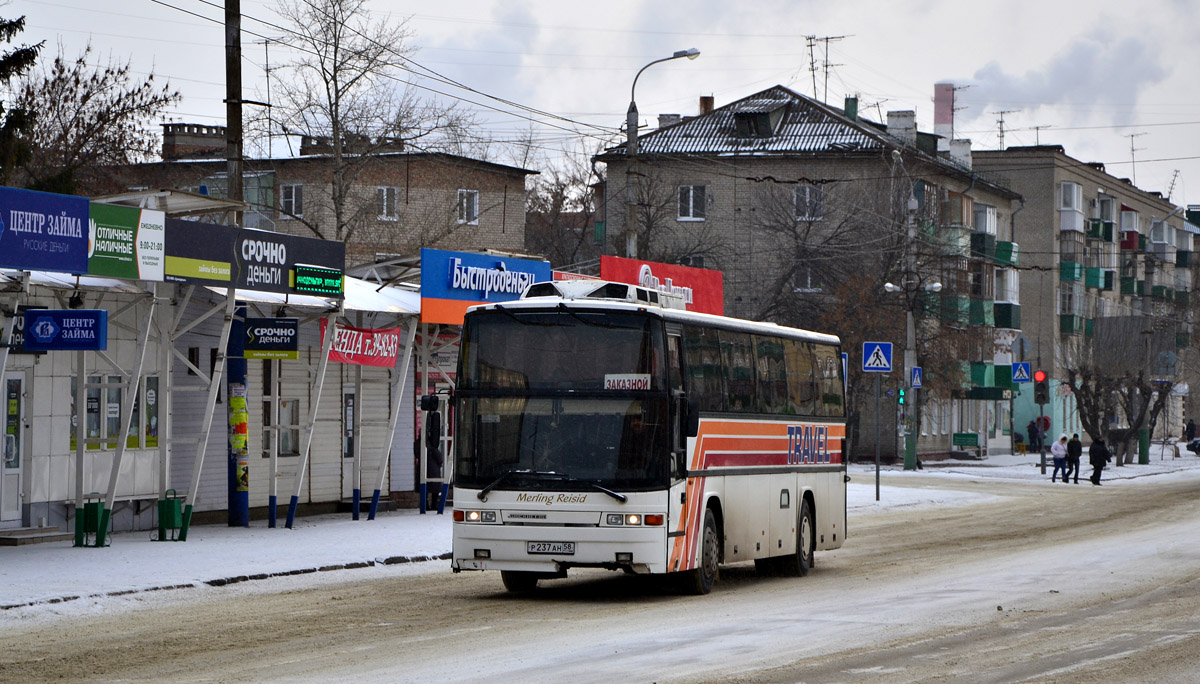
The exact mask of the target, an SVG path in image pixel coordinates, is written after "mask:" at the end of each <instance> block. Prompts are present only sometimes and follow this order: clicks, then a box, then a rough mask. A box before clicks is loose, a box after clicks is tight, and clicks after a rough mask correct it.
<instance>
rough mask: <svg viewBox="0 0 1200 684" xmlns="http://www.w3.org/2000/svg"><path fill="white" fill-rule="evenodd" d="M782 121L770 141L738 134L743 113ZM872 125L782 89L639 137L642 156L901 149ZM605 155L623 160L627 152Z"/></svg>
mask: <svg viewBox="0 0 1200 684" xmlns="http://www.w3.org/2000/svg"><path fill="white" fill-rule="evenodd" d="M772 113H775V115H776V116H778V122H777V124H776V126H775V130H774V131H772V132H771V134H770V135H767V136H757V135H746V134H745V133H739V131H738V124H737V119H738V118H739V116H738V115H739V114H740V115H742V116H746V115H748V114H753V115H760V114H766V115H772ZM897 144H898V143H897V142H896V141H890V140H889V139H888V138H887V136H886V134H884V133H883V132H881V131H878V130H876V129H875V128H874V127H873V125H872V124H868V123H864V122H862V121H853V120H851V119H848V118H846V116H845V115H844V114H843V113H842V112H841V110H838V109H836V108H833V107H830V106H828V105H825V104H824V103H821V102H817V101H816V100H812V99H809V98H807V97H804V96H803V95H800V94H799V93H796V92H794V91H792V90H790V89H788V88H785V87H783V86H775V87H773V88H768V89H767V90H764V91H762V92H758V93H755V94H753V95H751V96H749V97H746V98H743V99H741V100H738V101H736V102H733V103H730V104H728V105H725V106H724V107H720V108H718V109H715V110H713V112H712V113H711V114H705V115H702V116H698V117H695V118H690V119H685V120H684V121H682V122H680V123H678V124H674V125H671V126H667V127H664V128H660V129H658V130H656V131H652V132H650V133H647V134H645V135H642V136H640V137H639V138H638V147H639V153H640V154H785V153H797V152H802V153H803V152H807V153H812V152H855V151H860V152H865V151H882V150H887V149H889V148H892V147H896V146H897ZM605 153H606V154H615V155H623V154H624V153H625V150H624V147H623V146H620V147H612V148H609V149H608V150H606V152H605Z"/></svg>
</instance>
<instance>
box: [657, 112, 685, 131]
mask: <svg viewBox="0 0 1200 684" xmlns="http://www.w3.org/2000/svg"><path fill="white" fill-rule="evenodd" d="M680 121H683V116H681V115H679V114H659V115H658V127H659V128H666V127H667V126H674V125H675V124H677V123H679V122H680Z"/></svg>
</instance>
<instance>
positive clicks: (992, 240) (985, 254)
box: [971, 233, 996, 259]
mask: <svg viewBox="0 0 1200 684" xmlns="http://www.w3.org/2000/svg"><path fill="white" fill-rule="evenodd" d="M971 256H972V257H975V258H976V259H995V257H996V236H995V235H990V234H988V233H971Z"/></svg>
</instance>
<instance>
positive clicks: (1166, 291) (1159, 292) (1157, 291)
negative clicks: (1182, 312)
mask: <svg viewBox="0 0 1200 684" xmlns="http://www.w3.org/2000/svg"><path fill="white" fill-rule="evenodd" d="M1150 297H1151V298H1153V299H1165V300H1167V301H1174V300H1175V291H1174V290H1172V289H1171V288H1169V287H1167V286H1166V285H1153V286H1151V287H1150Z"/></svg>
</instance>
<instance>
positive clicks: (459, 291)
mask: <svg viewBox="0 0 1200 684" xmlns="http://www.w3.org/2000/svg"><path fill="white" fill-rule="evenodd" d="M552 278H553V273H552V272H551V270H550V263H549V262H547V261H531V260H529V259H511V258H507V257H499V256H495V255H491V254H472V253H470V252H444V251H441V250H437V249H422V250H421V322H423V323H449V324H451V325H461V324H462V322H463V313H464V312H466V310H467V308H468V307H470V306H474V305H476V304H489V303H492V302H504V301H509V300H513V299H518V298H519V297H520V296H521V293H522V292H524V291H525V288H526V287H529V286H530V285H532V284H533V283H537V282H543V281H547V280H551V279H552Z"/></svg>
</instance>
